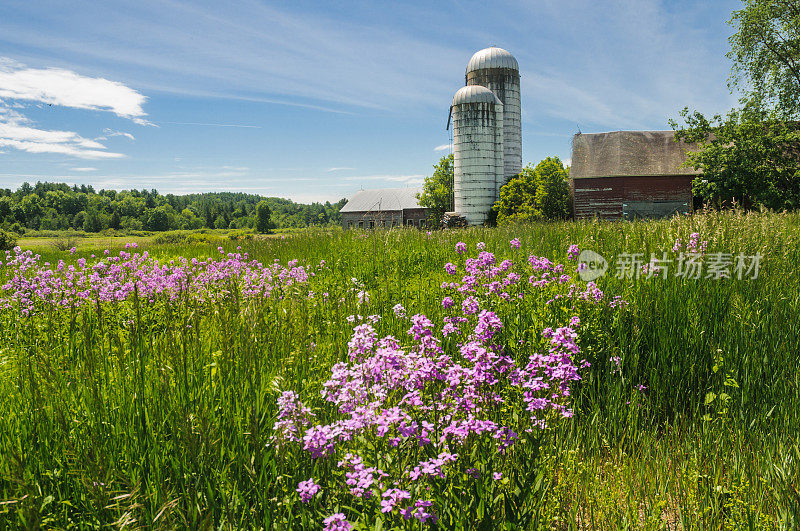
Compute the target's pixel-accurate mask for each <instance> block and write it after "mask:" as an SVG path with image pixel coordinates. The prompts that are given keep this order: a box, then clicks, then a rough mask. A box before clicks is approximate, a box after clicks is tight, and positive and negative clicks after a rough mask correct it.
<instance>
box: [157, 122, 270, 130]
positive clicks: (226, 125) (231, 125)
mask: <svg viewBox="0 0 800 531" xmlns="http://www.w3.org/2000/svg"><path fill="white" fill-rule="evenodd" d="M159 123H161V124H170V125H198V126H202V127H239V128H242V129H261V128H262V127H261V126H260V125H245V124H206V123H200V122H159Z"/></svg>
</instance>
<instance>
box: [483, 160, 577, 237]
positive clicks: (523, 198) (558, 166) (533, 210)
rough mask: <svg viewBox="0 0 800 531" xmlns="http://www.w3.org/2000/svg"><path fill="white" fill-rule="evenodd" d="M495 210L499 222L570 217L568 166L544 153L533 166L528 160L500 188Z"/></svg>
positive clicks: (570, 200)
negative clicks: (517, 173) (545, 156)
mask: <svg viewBox="0 0 800 531" xmlns="http://www.w3.org/2000/svg"><path fill="white" fill-rule="evenodd" d="M494 210H495V211H496V212H497V223H499V224H504V223H509V222H513V221H528V220H533V219H548V220H553V219H565V218H568V217H570V216H571V215H572V197H571V194H570V189H569V169H568V168H564V164H563V163H562V162H561V159H560V158H558V157H547V158H546V159H544V160H543V161H541V162H539V164H537V165H536V166H535V167H534V166H532V165H531V164H528V165H527V166H525V167H524V168H523V169H522V171H521V172H520V174H519V175H517V176H516V177H514V178H513V179H511V180H510V181H508V183H506V185H505V186H503V187H502V188H500V199H498V200H497V202H496V203H495V204H494Z"/></svg>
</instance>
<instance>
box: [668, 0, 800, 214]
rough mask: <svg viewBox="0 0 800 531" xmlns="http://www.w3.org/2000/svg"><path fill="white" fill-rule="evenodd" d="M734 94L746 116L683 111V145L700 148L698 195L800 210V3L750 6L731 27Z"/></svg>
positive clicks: (762, 1)
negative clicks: (737, 92)
mask: <svg viewBox="0 0 800 531" xmlns="http://www.w3.org/2000/svg"><path fill="white" fill-rule="evenodd" d="M729 23H730V24H731V26H733V28H734V30H735V32H734V34H733V35H732V36H731V37H730V39H729V42H730V45H731V50H730V52H728V54H727V56H728V57H729V58H730V59H731V60H732V62H733V64H732V69H731V76H730V79H729V84H728V85H729V87H730V88H731V90H734V89H741V90H742V91H743V94H744V95H743V97H742V98H741V100H740V102H741V103H742V108H741V110H736V109H734V110H732V111H730V112H729V113H728V114H727V115H726V116H724V117H723V116H721V115H716V116H714V117H713V118H711V119H708V118H706V117H705V116H704V115H703V114H701V113H700V112H698V111H694V112H691V113H690V112H689V110H688V109H686V108H685V109H683V111H681V113H680V115H681V117H682V118H683V120H684V122H685V125H681V126H680V128H678V125H677V123H676V122H675V121H674V120H670V125H671V126H672V128H673V129H676V131H677V132H676V135H675V136H676V139H678V140H686V141H689V142H698V143H699V144H700V150H699V151H698V152H696V153H690V154H689V160H688V161H687V164H689V165H691V166H693V167H694V168H696V169H699V170H701V171H702V172H703V175H702V176H699V177H697V178H695V180H694V194H695V195H696V196H698V197H700V198H702V199H704V200H705V201H706V202H708V203H710V204H712V205H715V206H724V205H730V204H731V203H734V202H735V203H738V204H740V205H742V206H744V207H747V208H752V207H766V208H771V209H775V210H782V209H790V210H791V209H796V208H798V207H800V173H798V170H800V128H799V127H798V123H797V122H796V120H797V119H798V118H800V46H798V42H799V41H800V0H745V2H744V6H743V7H742V9H739V10H737V11H734V12H733V15H732V16H731V19H730V21H729Z"/></svg>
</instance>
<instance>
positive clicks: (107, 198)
mask: <svg viewBox="0 0 800 531" xmlns="http://www.w3.org/2000/svg"><path fill="white" fill-rule="evenodd" d="M260 201H266V202H267V204H268V205H269V209H270V211H271V221H272V223H273V224H274V226H275V227H276V228H291V227H309V226H313V225H329V224H335V223H338V222H339V210H340V209H341V208H342V206H343V205H344V204H345V203H346V202H347V200H346V199H341V200H340V201H338V202H336V203H330V202H328V201H326V202H325V203H312V204H310V205H307V204H302V203H295V202H294V201H292V200H290V199H281V198H278V197H264V196H261V195H256V194H244V193H236V192H217V193H203V194H187V195H174V194H166V195H162V194H160V193H158V191H156V190H144V189H143V190H135V189H133V190H123V191H119V192H118V191H116V190H100V191H95V190H94V188H93V187H92V186H87V185H80V186H78V185H73V186H70V185H68V184H65V183H49V182H37V183H36V184H35V185H31V184H30V183H23V185H22V186H20V187H19V188H18V189H17V190H16V191H12V190H10V189H0V228H2V229H3V230H7V231H14V232H17V233H18V234H22V233H24V232H25V231H26V230H68V229H76V230H84V231H86V232H100V231H102V230H105V229H115V230H128V231H131V230H148V231H166V230H176V229H202V228H215V229H242V228H253V227H254V226H255V222H256V205H257V204H258V203H259V202H260Z"/></svg>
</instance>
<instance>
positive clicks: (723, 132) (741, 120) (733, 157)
mask: <svg viewBox="0 0 800 531" xmlns="http://www.w3.org/2000/svg"><path fill="white" fill-rule="evenodd" d="M681 117H682V118H683V119H684V120H685V122H686V126H685V127H681V128H680V129H677V125H676V124H675V122H671V125H672V127H673V128H675V129H677V131H676V135H675V137H676V139H681V140H685V141H687V142H698V143H699V144H700V148H701V149H700V150H698V151H696V152H689V154H688V160H687V164H689V165H692V166H693V167H695V168H697V169H699V170H701V171H702V174H701V175H699V176H697V177H696V178H695V179H694V186H693V191H694V195H696V196H698V197H701V198H703V199H704V200H705V201H706V202H708V203H711V204H713V205H715V206H724V205H730V204H732V203H734V202H736V203H738V204H740V205H741V206H743V207H745V208H752V207H761V206H763V207H766V208H770V209H774V210H783V209H787V210H793V209H796V208H798V207H800V166H798V162H800V127H798V124H797V123H794V122H783V121H779V120H775V119H773V118H770V117H769V116H768V115H766V114H765V113H764V112H763V111H759V110H757V109H754V108H752V107H746V108H745V109H744V110H742V111H737V110H733V111H730V112H729V113H728V115H727V116H725V117H724V118H723V117H722V116H719V115H717V116H714V118H712V119H711V120H708V119H707V118H705V117H704V116H703V115H702V114H700V113H699V112H694V113H691V114H690V113H689V111H688V109H684V110H683V111H681Z"/></svg>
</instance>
